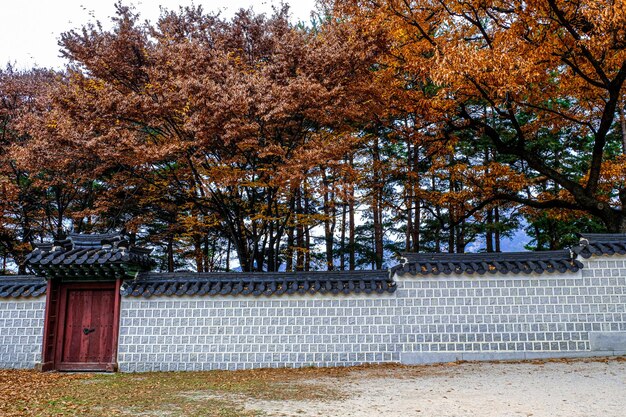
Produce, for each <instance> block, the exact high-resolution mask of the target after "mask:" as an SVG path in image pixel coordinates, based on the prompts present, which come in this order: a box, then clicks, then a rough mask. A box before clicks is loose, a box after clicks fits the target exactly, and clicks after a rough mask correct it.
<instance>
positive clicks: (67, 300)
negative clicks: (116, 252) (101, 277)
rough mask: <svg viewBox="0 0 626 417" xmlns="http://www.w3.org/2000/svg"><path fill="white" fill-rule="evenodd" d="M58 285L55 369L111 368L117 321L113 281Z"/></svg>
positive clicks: (113, 361)
mask: <svg viewBox="0 0 626 417" xmlns="http://www.w3.org/2000/svg"><path fill="white" fill-rule="evenodd" d="M61 285H62V287H61V291H60V292H61V297H60V300H59V313H60V314H59V316H58V317H59V321H58V326H59V328H58V331H57V335H58V336H57V343H56V349H55V368H56V369H58V370H62V371H63V370H89V371H111V370H114V369H112V368H113V367H114V363H115V354H116V349H117V346H116V344H117V341H116V340H115V339H116V338H117V337H116V336H117V323H118V320H117V317H116V316H117V314H116V310H117V305H116V304H117V302H116V297H117V296H118V294H117V293H116V285H115V283H82V284H78V283H74V284H61Z"/></svg>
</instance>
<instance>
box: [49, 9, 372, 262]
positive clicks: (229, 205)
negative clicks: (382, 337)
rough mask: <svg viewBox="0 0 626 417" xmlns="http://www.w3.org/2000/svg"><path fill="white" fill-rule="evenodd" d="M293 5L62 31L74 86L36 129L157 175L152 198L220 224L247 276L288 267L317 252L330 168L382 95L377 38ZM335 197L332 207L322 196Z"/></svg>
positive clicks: (144, 174) (110, 166)
mask: <svg viewBox="0 0 626 417" xmlns="http://www.w3.org/2000/svg"><path fill="white" fill-rule="evenodd" d="M287 13H288V11H287V8H283V9H282V10H278V11H276V13H275V14H274V15H272V16H270V17H265V16H264V15H254V14H253V13H252V12H250V11H240V12H239V13H238V14H237V15H236V16H235V17H234V18H233V19H232V20H231V21H227V20H224V19H221V18H219V17H218V16H216V15H211V14H205V13H204V12H203V11H202V10H201V9H200V8H184V9H180V10H179V11H168V12H164V14H163V15H162V16H161V18H160V19H159V21H158V22H157V23H155V24H154V25H151V24H149V23H145V24H144V23H139V18H138V16H137V15H136V14H134V12H133V11H132V10H131V9H130V8H128V7H124V6H121V5H118V15H117V17H116V18H115V19H114V28H113V29H112V30H111V31H107V30H104V29H102V28H101V26H99V25H97V24H93V25H88V26H85V27H84V28H83V29H82V30H80V31H71V32H68V33H65V34H64V35H63V36H62V40H61V45H62V48H63V54H64V55H65V56H66V57H67V58H68V59H69V62H70V66H69V67H68V74H67V86H66V88H64V89H59V90H58V91H57V92H56V95H55V96H54V98H53V100H54V103H56V105H55V106H54V108H53V110H52V111H50V112H48V113H47V114H46V115H45V117H42V118H41V119H40V120H39V122H38V127H39V131H38V134H37V136H38V137H39V138H40V139H41V140H43V141H49V140H50V139H49V137H51V136H52V137H59V138H66V139H65V140H67V141H70V142H72V143H73V144H75V145H76V146H81V147H82V148H83V149H84V150H87V152H93V153H95V154H97V155H98V158H99V160H100V161H101V162H100V167H101V168H102V169H106V170H107V172H109V171H110V170H116V171H117V172H120V173H121V172H123V173H124V174H117V175H123V176H124V178H129V174H128V173H132V177H134V178H138V179H140V180H141V181H145V184H149V187H153V188H154V190H153V192H152V193H148V194H145V195H144V196H143V197H141V198H142V199H143V202H141V201H140V202H139V205H140V206H141V205H142V204H144V203H145V200H146V199H149V200H151V201H153V203H155V202H156V201H155V200H156V199H155V197H156V196H160V195H163V194H160V193H163V192H164V191H165V192H166V194H165V195H172V196H175V199H174V200H173V201H175V203H174V206H172V207H178V208H181V207H185V209H182V210H180V209H179V210H178V212H176V211H174V212H173V213H172V214H173V216H170V218H169V220H167V222H166V223H169V224H170V225H172V227H173V225H181V224H184V226H185V227H183V229H184V230H189V229H190V228H191V229H194V227H195V226H194V225H192V224H191V223H190V221H191V222H194V221H195V222H197V224H200V223H202V222H206V221H207V219H210V220H208V221H209V222H210V224H211V227H217V228H218V229H219V231H220V234H221V235H222V236H225V237H227V239H228V240H229V241H230V242H231V243H232V248H233V250H234V251H235V252H236V253H237V256H238V259H239V262H240V264H241V267H242V269H243V270H263V269H267V270H276V269H278V268H279V266H280V264H281V263H282V262H284V260H285V258H284V256H285V254H286V253H287V252H289V253H291V252H294V251H295V252H296V253H298V254H299V255H297V257H298V259H300V258H299V257H300V256H303V257H304V259H308V258H307V257H309V255H308V253H309V251H310V248H309V247H308V246H309V244H308V243H306V242H310V241H311V238H310V230H311V229H312V228H313V227H315V226H316V225H318V224H323V223H324V219H329V218H330V217H331V216H334V215H335V211H334V208H333V207H332V204H331V201H330V199H331V197H330V194H328V193H332V192H334V191H333V189H334V187H335V186H334V185H332V184H330V183H329V182H328V175H329V173H330V172H331V171H335V172H337V171H338V170H340V169H341V167H342V160H343V159H344V158H345V156H346V155H347V154H349V153H350V151H351V150H352V149H353V145H354V143H355V141H357V139H358V138H356V137H355V135H353V134H352V132H353V129H352V128H350V125H349V124H350V122H351V121H352V122H354V121H358V120H362V119H363V118H364V115H365V114H366V112H365V111H364V110H365V109H367V108H368V105H370V104H368V103H370V102H371V100H370V96H369V95H368V94H367V93H368V91H369V90H370V85H371V82H370V81H371V80H370V71H369V68H368V65H367V63H368V62H371V60H372V56H373V55H372V53H371V50H372V49H373V44H374V43H375V39H372V38H371V37H367V36H365V37H362V38H360V39H357V38H353V37H350V36H349V35H350V33H348V32H346V30H345V29H343V30H341V28H333V27H330V28H329V29H328V30H327V31H317V32H312V31H307V30H304V29H302V28H295V27H293V26H292V25H290V23H289V21H288V14H287ZM355 51H356V52H355ZM78 144H80V145H78ZM105 167H106V168H105ZM102 172H103V173H104V171H102ZM325 178H326V179H325ZM318 179H319V180H318ZM109 181H114V182H116V183H118V184H119V186H123V182H120V181H117V180H115V179H110V180H109ZM143 187H144V188H145V187H146V185H144V186H143ZM324 198H326V203H325V204H323V205H322V206H323V207H322V213H321V214H320V213H318V212H317V211H315V210H313V209H312V207H311V202H313V201H315V200H317V199H321V200H323V199H324ZM157 199H158V198H157ZM152 212H153V213H154V212H156V210H152ZM169 212H172V210H171V208H170V210H169ZM181 212H184V213H189V215H187V214H185V216H186V217H185V222H184V223H182V222H181V216H180V214H181ZM327 225H328V226H329V225H330V223H327ZM172 227H169V228H168V230H172V233H174V234H176V235H177V237H178V238H181V237H182V234H183V232H182V230H183V229H180V228H179V229H176V228H172ZM329 227H330V226H329ZM195 229H196V230H201V229H202V227H197V228H195ZM290 229H291V230H294V233H295V235H294V239H295V241H293V242H287V245H286V246H287V247H286V246H285V243H286V241H288V240H289V239H288V236H287V235H288V231H289V230H290ZM328 233H329V234H330V233H331V231H329V232H328ZM198 242H199V241H198ZM327 242H328V244H329V245H330V244H331V242H332V239H330V235H329V236H328V239H327ZM330 250H332V247H331V246H329V251H330ZM330 258H332V256H329V259H330ZM306 264H307V265H308V264H309V262H306ZM328 266H329V267H332V265H330V261H328ZM296 268H307V267H306V266H305V265H304V263H303V262H296Z"/></svg>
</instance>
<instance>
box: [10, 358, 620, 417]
mask: <svg viewBox="0 0 626 417" xmlns="http://www.w3.org/2000/svg"><path fill="white" fill-rule="evenodd" d="M625 410H626V358H617V359H611V360H565V361H548V362H543V361H537V362H517V363H510V362H508V363H507V362H502V363H460V364H459V363H454V364H444V365H433V366H414V367H408V366H399V365H387V366H365V367H355V368H326V369H323V368H322V369H320V368H306V369H295V370H294V369H264V370H254V371H238V372H228V371H212V372H187V373H185V372H163V373H145V374H108V375H107V374H60V373H45V374H42V373H38V372H34V371H0V416H94V417H96V416H97V417H102V416H107V417H108V416H160V417H162V416H185V417H187V416H203V417H207V416H210V417H212V416H217V417H243V416H246V417H249V416H275V417H276V416H282V417H295V416H298V417H300V416H333V417H335V416H336V417H365V416H367V417H370V416H371V417H376V416H385V417H393V416H398V417H400V416H402V417H404V416H436V417H463V416H481V417H495V416H536V417H538V416H550V417H558V416H567V417H575V416H586V417H587V416H603V417H605V416H608V417H610V416H615V417H618V416H619V417H622V416H624V415H626V411H625Z"/></svg>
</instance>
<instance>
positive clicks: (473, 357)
mask: <svg viewBox="0 0 626 417" xmlns="http://www.w3.org/2000/svg"><path fill="white" fill-rule="evenodd" d="M611 356H626V349H625V350H594V351H588V350H584V351H573V352H550V351H543V352H542V351H532V352H405V353H401V354H400V363H401V364H403V365H425V364H435V363H446V362H457V361H523V360H534V359H570V358H595V357H611Z"/></svg>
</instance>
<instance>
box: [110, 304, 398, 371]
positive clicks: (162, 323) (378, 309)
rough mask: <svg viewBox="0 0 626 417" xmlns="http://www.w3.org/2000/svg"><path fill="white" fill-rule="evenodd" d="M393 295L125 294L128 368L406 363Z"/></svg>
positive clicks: (123, 348) (124, 365)
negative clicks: (401, 354)
mask: <svg viewBox="0 0 626 417" xmlns="http://www.w3.org/2000/svg"><path fill="white" fill-rule="evenodd" d="M397 320H398V317H397V308H396V300H395V296H394V295H393V294H387V295H369V296H359V297H356V296H321V295H315V296H275V297H274V296H272V297H251V296H243V297H241V296H240V297H231V296H227V297H207V296H205V297H152V298H149V299H141V298H131V297H125V298H123V299H122V309H121V319H120V321H121V327H120V339H119V349H118V362H119V365H120V370H122V371H152V370H163V371H171V370H206V369H250V368H258V367H277V366H346V365H355V364H359V363H363V362H371V363H378V362H398V361H399V348H400V345H399V336H398V334H397V330H398V327H397V323H398V321H397Z"/></svg>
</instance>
